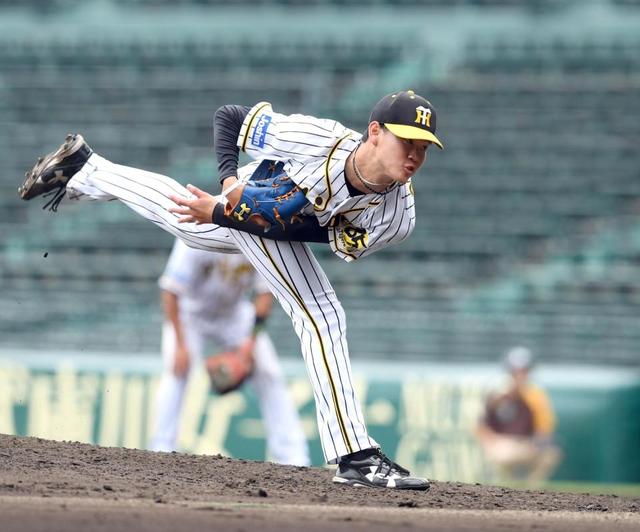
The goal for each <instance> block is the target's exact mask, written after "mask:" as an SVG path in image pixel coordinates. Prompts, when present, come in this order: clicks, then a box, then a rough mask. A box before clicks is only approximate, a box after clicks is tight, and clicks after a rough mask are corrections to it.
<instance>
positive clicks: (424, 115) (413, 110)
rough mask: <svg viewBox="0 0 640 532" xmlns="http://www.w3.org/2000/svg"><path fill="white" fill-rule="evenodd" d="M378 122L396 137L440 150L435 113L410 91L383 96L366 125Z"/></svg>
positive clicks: (428, 103) (421, 98)
mask: <svg viewBox="0 0 640 532" xmlns="http://www.w3.org/2000/svg"><path fill="white" fill-rule="evenodd" d="M374 121H375V122H380V123H381V124H384V125H385V127H386V128H387V129H388V130H389V131H391V133H393V134H394V135H395V136H396V137H400V138H403V139H414V140H428V141H429V142H433V143H434V144H435V145H436V146H438V148H440V149H441V150H442V149H444V146H443V145H442V142H440V140H439V139H438V137H436V111H435V109H434V108H433V106H432V105H431V102H429V100H426V99H425V98H423V97H422V96H419V95H418V94H416V93H415V92H413V91H412V90H408V91H402V92H395V93H393V94H387V95H386V96H385V97H384V98H382V99H381V100H380V101H379V102H378V103H377V104H376V105H375V106H374V108H373V110H372V111H371V116H370V117H369V123H371V122H374Z"/></svg>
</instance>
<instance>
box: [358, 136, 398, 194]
mask: <svg viewBox="0 0 640 532" xmlns="http://www.w3.org/2000/svg"><path fill="white" fill-rule="evenodd" d="M359 148H360V144H358V146H357V147H356V150H355V151H354V152H353V157H352V159H351V162H352V163H353V171H354V173H355V174H356V177H357V178H358V179H359V180H360V183H362V185H363V186H364V188H366V189H367V190H368V191H369V192H372V193H373V194H386V193H387V192H389V190H388V189H389V187H390V186H391V185H392V184H393V183H390V184H389V185H385V189H384V190H382V191H380V190H376V189H375V188H373V187H380V186H382V185H380V184H378V183H373V182H372V181H368V180H367V179H365V178H364V177H362V174H361V173H360V170H359V169H358V165H357V164H356V153H358V149H359Z"/></svg>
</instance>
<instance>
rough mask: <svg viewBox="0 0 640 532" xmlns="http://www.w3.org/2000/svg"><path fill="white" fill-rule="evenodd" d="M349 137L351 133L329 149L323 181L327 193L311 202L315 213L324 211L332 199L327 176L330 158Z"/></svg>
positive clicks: (329, 179)
mask: <svg viewBox="0 0 640 532" xmlns="http://www.w3.org/2000/svg"><path fill="white" fill-rule="evenodd" d="M350 136H351V133H347V134H346V135H345V136H344V137H342V138H341V139H339V140H338V142H336V143H335V144H334V146H333V148H331V151H330V152H329V155H327V160H326V161H325V163H324V180H325V186H326V189H327V192H326V195H325V196H321V195H318V196H316V198H315V199H314V200H313V209H314V210H315V211H316V212H322V211H324V210H325V209H326V208H327V206H328V205H329V201H331V198H332V197H333V191H332V190H331V178H330V176H329V167H330V166H331V158H332V157H333V154H334V153H335V152H336V150H337V149H338V147H339V146H340V144H342V143H343V142H344V141H345V140H346V139H348V138H349V137H350Z"/></svg>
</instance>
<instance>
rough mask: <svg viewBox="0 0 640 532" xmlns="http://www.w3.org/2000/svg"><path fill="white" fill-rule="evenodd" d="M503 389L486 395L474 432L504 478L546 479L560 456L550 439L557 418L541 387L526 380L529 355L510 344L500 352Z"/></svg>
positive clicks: (531, 357) (528, 352)
mask: <svg viewBox="0 0 640 532" xmlns="http://www.w3.org/2000/svg"><path fill="white" fill-rule="evenodd" d="M505 365H506V368H507V370H508V372H509V375H510V381H509V384H508V387H507V389H506V391H500V392H493V393H491V394H490V395H489V396H488V397H487V401H486V404H485V412H484V417H483V418H482V419H481V421H480V423H479V425H478V430H477V435H478V439H479V440H480V443H481V445H482V448H483V450H484V453H485V457H486V459H487V460H488V461H489V462H490V463H491V464H493V465H494V466H495V467H496V469H497V472H498V474H499V475H500V476H501V477H502V479H503V480H526V481H530V482H540V481H544V480H547V479H548V478H549V477H550V476H551V475H552V473H553V471H554V469H555V467H556V466H557V465H558V462H559V461H560V457H561V453H560V450H559V448H558V447H557V446H556V444H555V443H554V442H553V432H554V429H555V424H556V418H555V414H554V411H553V407H552V404H551V401H550V400H549V397H548V396H547V394H546V392H545V391H544V390H543V389H542V388H540V387H538V386H535V385H534V384H532V383H531V382H530V381H529V374H530V371H531V369H532V367H533V356H532V353H531V351H530V350H529V349H527V348H526V347H520V346H519V347H514V348H513V349H511V350H509V351H508V352H507V354H506V356H505Z"/></svg>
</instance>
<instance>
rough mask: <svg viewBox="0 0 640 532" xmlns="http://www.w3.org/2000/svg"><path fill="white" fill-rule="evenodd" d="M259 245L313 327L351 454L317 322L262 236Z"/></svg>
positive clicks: (338, 417)
mask: <svg viewBox="0 0 640 532" xmlns="http://www.w3.org/2000/svg"><path fill="white" fill-rule="evenodd" d="M260 245H261V247H262V251H263V252H264V254H265V256H266V257H267V258H268V259H269V261H270V262H271V264H272V265H273V268H274V270H275V271H276V272H277V273H278V275H279V276H280V279H281V281H282V283H283V284H284V285H286V287H287V288H288V289H289V292H290V293H291V295H292V296H293V297H294V298H295V300H296V301H297V302H298V304H299V305H300V308H301V309H302V311H303V312H304V313H305V314H306V316H307V318H309V321H310V322H311V324H312V325H313V328H314V329H315V333H316V337H317V338H318V344H319V345H320V352H321V353H322V362H323V364H324V368H325V371H326V372H327V377H328V379H329V387H330V389H331V402H332V403H333V407H334V408H335V411H336V418H337V420H338V425H339V427H340V433H341V434H342V439H343V441H344V443H345V445H346V447H347V450H348V451H349V454H351V453H353V452H355V451H354V447H353V445H351V441H350V440H349V435H348V434H347V428H346V425H345V422H344V417H343V415H342V412H341V411H340V405H339V404H338V393H337V391H336V385H335V382H334V381H333V377H332V374H331V368H330V367H329V362H328V360H327V350H326V348H325V345H324V343H323V341H322V335H321V334H320V328H319V327H318V324H317V323H316V321H315V320H314V319H313V316H312V315H311V312H309V309H308V308H307V306H306V305H305V303H304V300H303V299H302V296H301V295H300V293H299V292H298V290H297V289H296V287H295V286H292V285H291V283H289V281H288V280H287V277H286V276H285V275H284V274H283V273H282V271H281V270H280V268H279V267H278V265H277V264H276V261H275V260H274V259H273V257H272V256H271V253H269V250H268V249H267V247H266V246H265V245H264V239H262V238H260Z"/></svg>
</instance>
